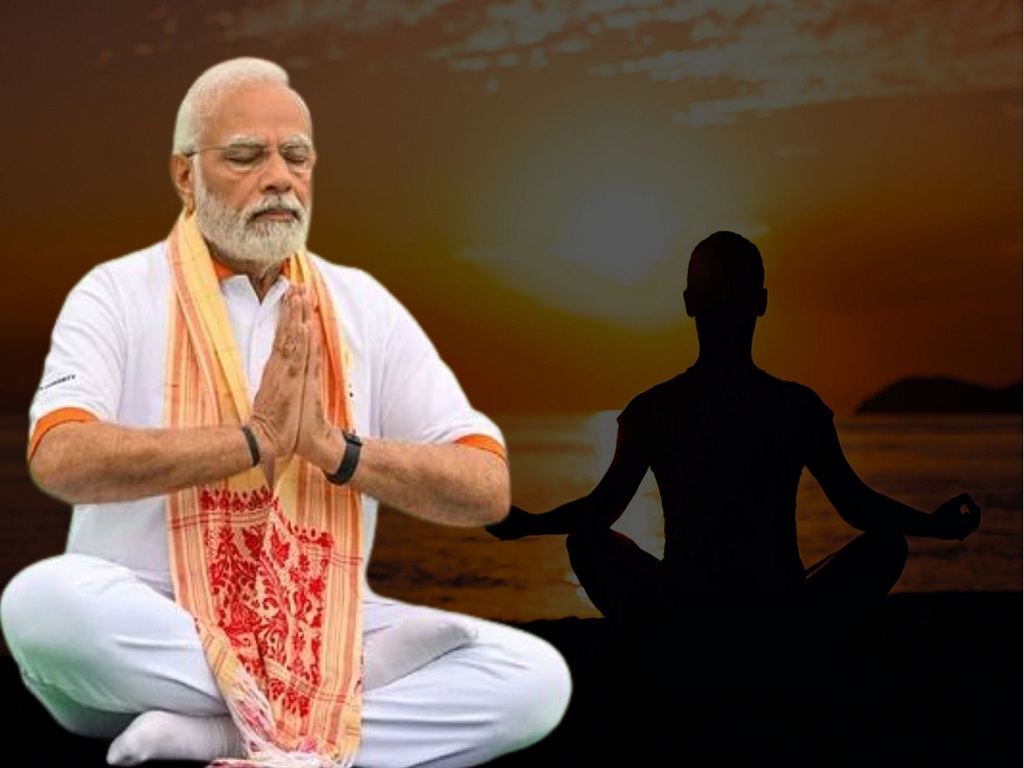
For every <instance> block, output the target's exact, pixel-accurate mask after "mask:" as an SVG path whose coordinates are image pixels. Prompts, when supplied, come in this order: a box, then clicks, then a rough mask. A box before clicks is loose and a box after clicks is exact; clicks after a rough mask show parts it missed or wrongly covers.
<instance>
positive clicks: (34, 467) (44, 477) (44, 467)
mask: <svg viewBox="0 0 1024 768" xmlns="http://www.w3.org/2000/svg"><path fill="white" fill-rule="evenodd" d="M57 453H58V452H57V451H54V450H45V449H44V447H43V445H40V446H39V447H38V448H37V449H36V451H35V453H33V454H32V456H31V457H30V458H29V461H28V475H29V477H30V478H31V480H32V482H33V483H34V484H35V486H36V487H37V488H38V489H39V490H41V491H42V492H43V493H45V494H46V495H47V496H52V497H53V498H55V499H58V500H60V501H63V502H66V503H68V504H73V503H74V498H73V496H74V493H73V489H71V488H68V487H66V486H67V483H66V473H62V472H61V468H60V461H59V457H58V456H57V455H56V454H57Z"/></svg>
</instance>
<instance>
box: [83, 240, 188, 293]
mask: <svg viewBox="0 0 1024 768" xmlns="http://www.w3.org/2000/svg"><path fill="white" fill-rule="evenodd" d="M169 275H170V270H169V268H168V265H167V258H166V255H165V250H164V243H163V242H159V243H154V244H153V245H149V246H146V247H145V248H140V249H139V250H137V251H132V252H130V253H126V254H123V255H121V256H115V257H113V258H110V259H107V260H106V261H101V262H99V263H98V264H94V265H93V266H92V267H90V268H89V269H87V270H86V272H85V273H84V274H83V275H82V276H81V277H80V278H79V279H78V282H77V283H75V285H74V286H73V287H72V289H71V293H72V294H75V293H78V294H81V293H87V294H89V295H92V296H96V297H103V296H121V297H127V298H134V299H135V300H137V301H139V302H142V303H144V304H147V303H149V302H151V301H152V299H153V296H154V293H153V291H154V290H155V289H158V288H159V286H161V285H164V284H166V282H167V280H168V279H169Z"/></svg>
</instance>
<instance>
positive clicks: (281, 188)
mask: <svg viewBox="0 0 1024 768" xmlns="http://www.w3.org/2000/svg"><path fill="white" fill-rule="evenodd" d="M294 184H295V177H294V175H293V174H292V170H291V168H289V167H288V163H287V162H285V159H284V157H282V156H281V153H280V152H269V153H267V159H266V161H265V162H264V164H263V167H262V168H261V169H260V190H261V191H263V192H277V193H282V192H288V191H290V190H291V188H292V187H293V186H294Z"/></svg>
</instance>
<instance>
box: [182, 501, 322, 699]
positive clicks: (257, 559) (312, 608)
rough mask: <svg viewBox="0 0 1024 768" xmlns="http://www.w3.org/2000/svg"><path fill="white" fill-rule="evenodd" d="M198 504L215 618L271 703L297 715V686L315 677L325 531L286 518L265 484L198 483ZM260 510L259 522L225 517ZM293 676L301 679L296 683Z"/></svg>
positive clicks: (316, 679)
mask: <svg viewBox="0 0 1024 768" xmlns="http://www.w3.org/2000/svg"><path fill="white" fill-rule="evenodd" d="M199 508H200V513H214V514H204V517H205V519H206V529H205V532H204V541H205V544H206V549H207V553H206V555H207V563H208V564H209V565H208V575H209V579H210V591H211V594H212V597H213V600H214V605H215V615H216V619H217V623H218V625H219V626H220V627H221V628H222V629H223V630H224V632H225V633H226V634H227V635H228V638H229V639H230V641H231V645H232V647H233V648H234V649H235V650H236V652H237V654H238V657H239V659H240V660H241V662H242V664H243V665H244V666H245V668H246V669H247V670H248V671H249V673H250V674H251V675H253V676H254V677H255V678H256V679H261V680H266V681H267V686H268V687H267V691H266V695H267V696H268V697H269V698H270V700H271V702H272V703H276V704H277V705H278V706H280V707H282V708H283V709H285V710H287V711H289V712H293V713H295V714H298V715H300V716H302V717H305V716H306V715H307V714H308V713H309V711H310V700H309V697H308V695H306V694H305V693H303V690H310V689H313V688H316V687H317V686H318V685H319V683H320V676H321V668H320V649H321V642H320V635H321V632H322V630H323V620H324V597H325V593H326V572H327V564H328V561H329V559H330V553H331V550H332V549H333V547H334V541H333V539H332V537H331V535H330V534H329V533H327V532H325V531H309V530H305V529H303V528H300V527H298V526H296V525H294V524H293V523H292V522H291V521H290V520H288V519H286V518H285V517H284V516H283V515H282V514H281V510H280V507H279V506H278V502H277V499H276V497H274V496H273V494H272V492H271V491H270V490H269V489H260V490H258V491H254V492H252V493H237V492H231V491H228V490H226V489H218V490H204V491H203V492H202V493H201V494H200V496H199ZM260 509H266V510H267V515H266V517H265V518H264V519H263V520H261V521H260V522H257V523H248V524H241V523H237V522H233V521H232V516H231V514H230V513H232V512H235V513H239V512H245V511H254V510H260ZM224 513H228V514H226V515H225V514H224ZM265 660H273V661H274V662H275V663H276V664H279V665H281V666H282V667H283V668H284V669H286V670H287V672H288V673H289V674H288V675H287V676H286V677H285V678H284V679H282V677H281V676H279V675H272V674H268V673H267V670H266V669H265V668H264V661H265ZM293 681H302V682H303V683H305V685H303V686H302V689H301V690H300V689H299V688H296V687H295V686H294V685H293V684H292V682H293Z"/></svg>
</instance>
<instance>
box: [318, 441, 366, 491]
mask: <svg viewBox="0 0 1024 768" xmlns="http://www.w3.org/2000/svg"><path fill="white" fill-rule="evenodd" d="M341 436H342V437H343V438H345V454H344V455H343V456H342V457H341V463H340V464H339V465H338V468H337V469H336V470H334V473H333V474H330V475H327V480H328V482H331V483H333V484H334V485H344V484H345V483H347V482H348V481H349V480H351V479H352V475H353V473H354V472H355V471H356V465H357V464H358V463H359V451H360V449H361V448H362V447H363V441H362V440H360V439H359V435H356V434H354V433H352V432H346V431H345V430H342V431H341ZM324 474H327V473H326V472H325V473H324Z"/></svg>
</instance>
